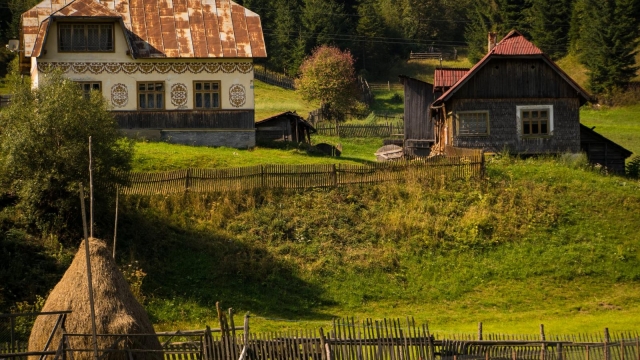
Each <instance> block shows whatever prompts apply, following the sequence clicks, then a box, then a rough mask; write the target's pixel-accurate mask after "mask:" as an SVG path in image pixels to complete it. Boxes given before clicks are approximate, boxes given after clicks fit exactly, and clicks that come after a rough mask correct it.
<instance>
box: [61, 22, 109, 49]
mask: <svg viewBox="0 0 640 360" xmlns="http://www.w3.org/2000/svg"><path fill="white" fill-rule="evenodd" d="M58 40H59V41H58V51H60V52H85V51H86V52H90V51H96V52H100V51H113V24H60V25H58Z"/></svg>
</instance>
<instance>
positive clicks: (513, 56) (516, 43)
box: [433, 30, 592, 106]
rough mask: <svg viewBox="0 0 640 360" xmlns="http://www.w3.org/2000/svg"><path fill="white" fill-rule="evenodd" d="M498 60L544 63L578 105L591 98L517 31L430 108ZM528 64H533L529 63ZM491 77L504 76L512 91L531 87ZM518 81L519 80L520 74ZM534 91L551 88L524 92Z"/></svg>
mask: <svg viewBox="0 0 640 360" xmlns="http://www.w3.org/2000/svg"><path fill="white" fill-rule="evenodd" d="M498 59H509V60H513V62H516V63H517V62H518V60H527V59H532V60H539V61H541V62H543V63H545V64H546V65H547V66H548V67H550V68H551V70H553V72H555V73H556V74H557V75H558V76H559V77H560V79H561V81H562V82H565V83H566V84H568V85H569V86H570V87H571V88H572V89H573V94H572V95H571V96H570V97H578V98H579V99H580V103H581V104H584V103H585V102H587V101H590V100H591V99H592V97H591V95H589V94H588V93H587V92H586V91H585V90H584V89H582V87H580V85H578V84H577V83H576V82H575V81H573V79H571V78H570V77H569V76H568V75H567V74H566V73H565V72H564V71H562V69H560V67H558V65H557V64H556V63H554V62H553V61H552V60H551V59H550V58H549V57H548V56H547V55H545V54H544V53H543V52H542V51H541V50H540V49H539V48H538V47H536V46H535V45H534V44H533V43H531V42H530V41H528V40H527V39H525V37H524V36H523V35H522V34H520V33H519V32H517V31H516V30H512V31H511V32H510V33H509V34H508V35H507V36H505V37H504V38H503V39H502V40H501V41H500V42H499V43H498V44H497V45H496V46H495V47H494V48H493V49H492V50H491V51H489V52H488V53H487V54H486V55H485V56H484V57H483V58H482V60H480V61H479V62H478V63H476V64H475V65H474V66H473V67H472V68H471V70H469V72H467V73H466V75H465V76H463V77H462V78H460V79H459V80H458V82H456V84H455V85H453V86H452V87H451V88H450V89H449V90H447V91H446V92H445V93H444V94H442V95H441V96H440V97H439V98H438V99H437V100H436V101H435V102H434V104H433V105H434V106H440V105H442V104H443V103H444V102H445V101H447V100H449V99H450V98H451V97H452V96H453V95H454V94H456V93H457V92H458V91H459V90H460V89H461V88H463V87H464V85H465V84H466V83H468V82H469V81H471V80H472V79H473V78H474V77H475V76H476V74H478V73H479V72H480V71H481V70H482V69H484V68H485V67H487V65H488V64H489V63H490V62H492V61H494V60H498ZM496 65H498V66H499V65H500V64H498V63H495V62H494V63H493V66H494V70H500V68H499V67H498V68H497V69H496V68H495V66H496ZM530 65H535V64H530ZM503 70H504V69H503ZM532 70H535V69H532ZM517 71H518V70H517V69H512V70H511V73H512V74H516V75H517ZM494 75H495V76H496V77H503V78H504V81H503V84H508V85H509V87H510V88H515V87H517V86H520V87H521V89H522V90H521V91H523V92H524V91H525V90H524V87H525V86H526V87H529V86H532V85H533V84H532V83H531V82H528V83H521V84H518V83H517V82H513V81H511V82H510V79H509V78H508V77H507V76H506V75H504V76H503V75H502V72H501V71H497V72H495V73H494ZM519 78H520V79H522V75H521V76H520V77H519ZM550 79H551V78H550ZM555 80H556V81H557V78H555ZM544 81H549V80H546V79H545V80H544ZM540 86H547V85H540ZM548 86H550V87H552V86H559V85H548ZM479 90H482V89H476V90H474V91H473V92H472V93H475V94H478V93H479ZM499 91H500V90H499ZM501 91H504V90H501ZM536 91H540V92H541V93H548V92H551V90H550V89H545V90H544V91H543V90H540V89H535V85H533V88H532V89H528V90H526V92H529V93H532V94H535V93H536ZM535 97H540V96H537V95H536V96H535ZM484 98H487V97H484Z"/></svg>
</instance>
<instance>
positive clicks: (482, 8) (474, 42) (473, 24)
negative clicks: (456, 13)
mask: <svg viewBox="0 0 640 360" xmlns="http://www.w3.org/2000/svg"><path fill="white" fill-rule="evenodd" d="M491 5H492V2H491V0H478V1H477V2H476V3H475V5H474V6H473V7H472V9H470V10H469V11H470V15H469V23H468V24H467V28H466V29H465V39H466V40H467V45H468V49H467V56H468V57H469V61H471V62H472V63H476V62H478V61H480V59H482V57H483V56H484V55H485V54H486V53H487V51H488V50H487V35H488V34H489V32H490V31H495V26H494V23H495V19H494V18H495V11H494V10H493V7H492V6H491Z"/></svg>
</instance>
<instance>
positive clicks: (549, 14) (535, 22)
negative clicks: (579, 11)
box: [529, 0, 573, 60]
mask: <svg viewBox="0 0 640 360" xmlns="http://www.w3.org/2000/svg"><path fill="white" fill-rule="evenodd" d="M572 3H573V1H572V0H533V1H532V5H531V9H530V11H529V24H530V25H531V36H532V38H533V42H534V43H535V44H536V45H537V46H538V47H539V48H540V49H541V50H542V51H544V52H545V53H546V54H547V55H549V56H550V57H551V58H552V59H554V60H555V59H559V58H561V57H563V56H564V55H566V54H567V51H568V48H569V31H568V30H569V26H570V23H571V14H572Z"/></svg>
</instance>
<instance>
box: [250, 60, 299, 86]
mask: <svg viewBox="0 0 640 360" xmlns="http://www.w3.org/2000/svg"><path fill="white" fill-rule="evenodd" d="M253 76H254V77H255V78H256V79H258V80H260V81H262V82H264V83H267V84H270V85H274V86H279V87H281V88H285V89H289V90H295V89H296V87H295V81H294V80H293V78H290V77H288V76H287V75H284V74H280V73H277V72H273V71H269V70H267V69H265V68H262V67H257V66H256V67H254V68H253Z"/></svg>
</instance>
